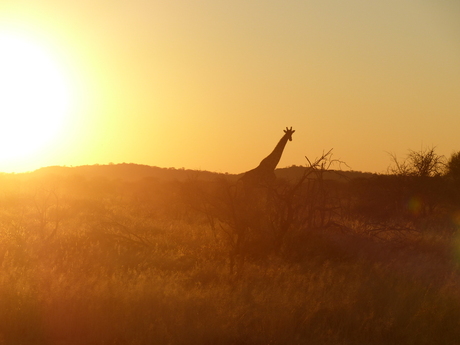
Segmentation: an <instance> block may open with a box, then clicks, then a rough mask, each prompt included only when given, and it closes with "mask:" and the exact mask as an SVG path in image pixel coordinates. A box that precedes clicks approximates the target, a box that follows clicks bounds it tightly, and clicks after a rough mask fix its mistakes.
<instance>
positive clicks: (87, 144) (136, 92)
mask: <svg viewBox="0 0 460 345" xmlns="http://www.w3.org/2000/svg"><path fill="white" fill-rule="evenodd" d="M2 30H10V31H11V30H13V31H15V32H19V33H20V34H21V35H24V36H27V37H28V38H29V39H31V40H33V41H34V42H37V44H39V45H40V46H42V47H43V49H46V51H47V52H49V54H51V55H52V56H53V59H54V60H55V61H57V63H58V64H59V66H60V67H59V68H60V69H61V70H62V71H64V72H63V73H64V74H65V76H66V78H67V80H68V81H69V85H71V87H70V88H71V90H72V91H71V96H72V102H71V111H70V113H69V114H68V115H67V116H68V117H67V118H66V121H65V126H64V128H63V129H62V130H61V133H60V136H58V137H56V138H55V139H54V141H52V142H50V144H49V145H48V147H45V148H43V150H42V151H40V152H38V153H36V154H35V155H34V156H33V157H32V158H31V157H29V158H28V159H27V161H24V159H23V158H22V159H23V161H20V159H19V158H18V159H17V161H14V162H9V163H8V164H6V163H5V164H4V166H3V167H2V166H0V171H8V170H10V171H11V170H13V171H14V170H16V171H19V170H21V169H27V170H33V169H36V168H39V167H40V166H46V165H74V166H75V165H82V164H95V163H99V164H106V163H109V162H113V163H122V162H126V163H139V164H148V165H155V166H160V167H176V168H181V167H185V168H190V169H202V170H210V171H217V172H230V173H238V172H243V171H245V170H249V169H252V168H254V167H255V166H257V165H258V164H259V162H260V160H261V159H263V158H264V157H265V156H266V155H268V154H269V153H270V152H271V150H272V149H273V148H274V146H275V145H276V143H277V142H278V140H279V139H280V138H281V136H282V135H283V129H284V128H285V127H286V126H289V127H290V126H292V127H293V128H294V129H295V130H296V132H295V134H294V135H293V141H292V142H289V143H288V144H287V146H286V149H285V152H284V155H283V157H282V159H281V162H280V164H279V167H285V166H290V165H294V164H295V165H304V164H305V163H306V160H305V158H304V157H305V156H308V157H309V158H315V157H317V156H320V155H321V153H322V152H323V150H329V149H330V148H333V149H334V151H333V152H334V157H335V158H340V159H341V160H343V161H345V162H346V163H348V165H349V166H350V167H351V168H352V169H353V170H362V171H372V172H385V171H386V168H387V167H388V165H389V164H390V159H389V155H388V153H387V152H391V153H395V154H397V155H398V156H400V157H403V156H404V155H405V154H406V153H407V150H408V149H415V150H417V149H420V148H421V147H423V146H436V147H437V151H438V153H440V154H444V155H446V156H450V154H451V153H452V152H454V151H459V150H460V136H459V128H460V2H459V1H457V0H432V1H428V0H413V1H412V0H397V1H396V0H394V1H393V0H385V1H371V0H362V1H358V0H349V1H339V0H336V1H327V0H321V1H320V0H317V1H316V0H315V1H313V0H311V1H309V0H303V1H294V0H283V1H270V0H264V1H250V0H245V1H239V0H233V1H228V0H226V1H219V0H203V1H199V0H198V1H172V0H169V1H154V0H152V1H148V0H143V1H141V0H129V1H116V0H110V1H109V0H107V1H102V0H79V1H66V0H54V1H51V0H42V1H20V0H16V1H2V3H1V4H0V32H1V31H2ZM1 49H2V48H1V47H0V50H1ZM0 116H1V114H0ZM0 164H1V162H0ZM14 164H16V165H14Z"/></svg>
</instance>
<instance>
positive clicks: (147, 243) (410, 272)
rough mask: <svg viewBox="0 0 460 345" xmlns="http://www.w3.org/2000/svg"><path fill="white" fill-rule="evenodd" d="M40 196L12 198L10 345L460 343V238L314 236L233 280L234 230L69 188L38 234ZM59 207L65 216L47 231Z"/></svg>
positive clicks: (5, 264) (4, 217)
mask: <svg viewBox="0 0 460 345" xmlns="http://www.w3.org/2000/svg"><path fill="white" fill-rule="evenodd" d="M34 195H35V198H36V195H37V194H27V193H26V194H21V195H16V194H14V195H12V194H8V195H4V196H3V197H2V203H3V204H2V205H3V208H2V211H1V215H0V226H1V228H2V232H1V234H0V237H1V238H0V240H1V241H0V261H1V266H0V344H59V345H67V344H417V345H419V344H455V343H458V341H459V339H460V327H459V326H460V324H459V323H460V289H459V288H460V281H459V274H458V271H457V269H458V263H457V262H456V259H458V256H456V254H455V253H456V249H457V248H456V246H457V245H458V241H456V240H455V238H456V236H455V234H453V235H452V234H450V235H449V234H445V233H444V234H440V233H439V232H436V231H435V232H434V234H431V235H430V234H429V233H428V232H425V233H424V234H423V235H422V234H421V235H420V236H419V237H418V239H417V240H414V239H413V238H412V237H411V241H410V242H407V243H405V244H404V245H401V242H398V243H397V245H396V244H395V245H393V244H391V242H379V241H373V240H370V239H369V238H368V237H363V236H360V235H359V234H336V233H333V232H331V230H323V231H321V232H316V233H315V232H311V233H308V234H303V235H302V236H299V237H298V238H296V239H295V241H294V240H293V241H292V243H291V246H290V247H289V250H288V251H286V252H285V253H284V254H283V255H280V256H270V257H268V258H267V259H265V260H263V261H251V260H249V261H248V262H247V263H246V266H245V269H244V271H243V272H242V273H241V277H240V278H239V280H234V279H231V277H229V274H228V262H227V257H228V256H227V249H226V245H225V241H224V238H223V237H219V236H218V237H217V238H216V237H215V234H214V233H212V231H211V230H210V229H209V228H208V227H207V226H206V224H204V223H202V222H201V221H200V220H199V219H198V218H197V217H196V218H193V217H192V216H190V215H187V214H185V213H184V214H182V215H181V216H178V217H175V218H174V219H173V218H170V217H165V216H164V214H165V213H161V212H157V213H155V214H149V213H146V212H145V205H143V206H142V207H141V206H136V204H135V203H133V202H132V200H131V199H122V198H111V197H110V198H109V197H107V198H93V197H88V198H87V199H85V198H79V199H78V200H77V199H72V197H71V196H66V195H65V194H63V195H62V196H61V197H60V198H61V204H60V205H59V209H58V207H57V206H56V204H54V203H51V204H50V205H48V206H49V207H48V208H47V209H48V211H49V212H48V213H47V217H48V218H47V222H46V224H45V225H44V226H43V224H42V228H41V229H38V230H37V224H39V222H38V220H39V219H41V218H40V217H41V216H43V214H42V215H40V214H39V212H37V207H36V206H34V200H33V198H34ZM35 201H36V200H35ZM42 201H43V200H42ZM53 209H54V211H53ZM56 210H61V211H63V210H66V213H65V215H64V213H62V212H61V215H62V217H60V218H59V222H58V223H59V224H58V225H59V226H58V231H57V232H56V234H55V235H53V236H52V237H49V236H48V234H49V233H50V232H51V231H52V230H53V229H54V227H55V225H56V224H55V223H56V220H57V219H58V218H56V217H57V216H56V214H57V213H56ZM53 212H54V213H53ZM294 244H295V245H294ZM457 253H458V252H457Z"/></svg>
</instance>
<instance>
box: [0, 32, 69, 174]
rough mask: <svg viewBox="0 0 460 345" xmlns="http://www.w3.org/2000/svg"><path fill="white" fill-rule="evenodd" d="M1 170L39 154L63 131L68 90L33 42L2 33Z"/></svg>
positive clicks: (48, 59)
mask: <svg viewBox="0 0 460 345" xmlns="http://www.w3.org/2000/svg"><path fill="white" fill-rule="evenodd" d="M0 51H1V54H0V171H4V170H3V167H2V165H3V164H4V163H5V162H7V161H9V160H11V159H19V158H24V159H25V158H26V157H27V156H30V155H31V154H38V152H39V150H40V149H42V148H43V147H44V146H45V145H46V144H48V143H50V142H51V141H52V139H54V138H55V137H56V136H57V135H58V134H59V131H60V130H61V128H62V125H63V123H64V119H65V117H66V116H67V113H68V111H69V101H70V99H69V89H68V85H67V83H66V80H65V78H64V75H63V73H62V71H61V70H60V69H59V67H58V65H57V64H56V62H55V61H54V60H53V59H52V57H51V55H50V54H48V53H47V52H46V51H45V50H44V49H43V48H41V47H40V46H39V45H37V44H36V43H35V42H32V41H31V40H28V39H25V38H23V37H20V36H16V35H12V34H9V33H6V34H5V33H1V32H0Z"/></svg>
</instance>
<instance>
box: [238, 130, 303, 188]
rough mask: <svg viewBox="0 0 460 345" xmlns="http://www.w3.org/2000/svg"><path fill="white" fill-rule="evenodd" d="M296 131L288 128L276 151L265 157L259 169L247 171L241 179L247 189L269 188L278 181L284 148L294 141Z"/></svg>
mask: <svg viewBox="0 0 460 345" xmlns="http://www.w3.org/2000/svg"><path fill="white" fill-rule="evenodd" d="M294 132H295V130H292V127H291V128H288V127H286V129H285V130H284V135H283V137H282V138H281V139H280V141H279V142H278V144H277V145H276V146H275V149H274V150H273V151H272V153H270V154H269V155H268V156H267V157H265V158H264V159H263V160H262V161H261V162H260V164H259V166H258V167H256V168H254V169H252V170H249V171H247V172H246V173H244V175H243V176H242V177H241V178H240V180H241V181H242V182H243V184H244V185H245V186H246V187H251V186H269V185H270V184H272V183H273V182H274V181H275V180H276V176H275V169H276V166H277V165H278V163H279V161H280V159H281V155H282V154H283V150H284V147H285V146H286V143H287V142H288V141H292V134H293V133H294Z"/></svg>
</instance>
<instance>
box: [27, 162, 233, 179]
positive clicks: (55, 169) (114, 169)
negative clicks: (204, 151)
mask: <svg viewBox="0 0 460 345" xmlns="http://www.w3.org/2000/svg"><path fill="white" fill-rule="evenodd" d="M29 174H32V175H36V176H44V175H57V176H72V175H74V176H75V175H76V176H84V177H86V178H89V179H93V178H107V179H110V180H122V181H126V182H134V181H139V180H142V179H145V178H155V179H157V180H164V181H170V180H177V181H184V180H187V179H194V178H198V179H201V180H210V179H214V178H216V177H217V176H223V175H224V174H220V173H213V172H209V171H200V170H190V169H175V168H159V167H155V166H149V165H141V164H133V163H130V164H128V163H122V164H108V165H99V164H96V165H82V166H77V167H62V166H50V167H45V168H40V169H38V170H35V171H33V172H31V173H29Z"/></svg>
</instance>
